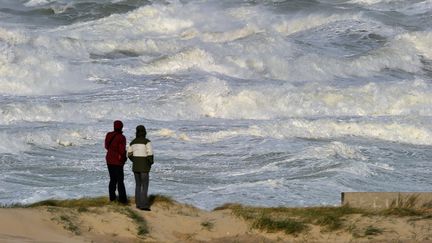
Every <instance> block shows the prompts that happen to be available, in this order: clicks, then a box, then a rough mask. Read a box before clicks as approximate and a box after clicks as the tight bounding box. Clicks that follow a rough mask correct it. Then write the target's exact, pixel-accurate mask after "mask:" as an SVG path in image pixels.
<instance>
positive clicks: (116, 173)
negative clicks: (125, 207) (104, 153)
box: [108, 165, 127, 203]
mask: <svg viewBox="0 0 432 243" xmlns="http://www.w3.org/2000/svg"><path fill="white" fill-rule="evenodd" d="M108 172H109V175H110V182H109V186H108V190H109V197H110V200H111V201H114V200H116V198H117V197H116V193H115V192H116V189H118V193H119V199H118V200H119V202H121V203H127V196H126V189H125V185H124V182H123V181H124V173H123V166H121V165H108Z"/></svg>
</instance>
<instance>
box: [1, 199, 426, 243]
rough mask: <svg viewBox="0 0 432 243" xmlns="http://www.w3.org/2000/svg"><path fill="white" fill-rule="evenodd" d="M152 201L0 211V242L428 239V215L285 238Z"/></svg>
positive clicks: (355, 221)
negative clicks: (144, 206)
mask: <svg viewBox="0 0 432 243" xmlns="http://www.w3.org/2000/svg"><path fill="white" fill-rule="evenodd" d="M156 199H157V200H155V202H154V203H153V205H152V211H150V212H148V211H141V210H137V209H136V208H135V207H133V206H132V205H128V206H122V205H118V204H110V203H108V202H107V201H108V200H107V199H98V200H105V201H106V202H105V203H102V205H97V202H92V203H88V202H86V201H85V200H81V201H79V202H80V203H77V204H76V203H75V204H65V205H57V204H53V203H42V204H41V205H39V206H31V207H12V208H1V209H0V215H1V221H0V242H388V241H397V242H419V241H424V242H428V241H432V217H431V215H430V212H424V213H423V214H419V215H410V216H400V215H387V216H384V215H381V214H371V215H362V214H359V213H352V214H349V215H347V216H344V220H343V224H344V226H343V227H342V228H340V229H337V230H328V228H326V227H324V226H323V225H319V224H316V223H313V222H312V223H310V224H308V229H307V230H305V231H303V232H301V233H294V234H287V233H285V232H281V231H279V232H278V231H276V232H272V233H269V232H267V231H268V230H259V229H257V227H252V226H253V225H252V224H251V223H253V220H252V221H251V220H250V219H249V220H245V219H244V218H242V217H239V216H238V214H236V213H235V212H234V211H235V210H238V209H235V207H231V206H226V207H222V208H221V209H218V210H213V211H204V210H200V209H197V208H195V207H193V206H190V205H184V204H180V203H177V202H174V201H170V200H169V199H165V198H163V197H162V198H159V199H158V198H157V197H156ZM60 204H61V203H60ZM236 207H243V206H240V205H237V206H236ZM248 210H250V209H248ZM249 212H252V211H249ZM260 212H261V211H260ZM262 212H264V211H262ZM260 214H262V213H260ZM368 230H369V233H368ZM270 231H271V230H270Z"/></svg>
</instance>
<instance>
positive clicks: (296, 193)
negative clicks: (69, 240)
mask: <svg viewBox="0 0 432 243" xmlns="http://www.w3.org/2000/svg"><path fill="white" fill-rule="evenodd" d="M431 16H432V0H392V1H390V0H254V1H252V0H222V1H221V0H177V1H175V0H160V1H157V0H154V1H140V0H111V1H109V0H0V204H11V203H31V202H35V201H38V200H43V199H48V198H76V197H84V196H100V195H107V190H108V189H107V186H108V184H107V183H108V172H107V169H106V165H105V160H104V156H105V150H104V148H103V139H104V136H105V134H106V132H108V131H111V130H112V122H113V120H115V119H121V120H123V121H124V123H125V127H126V129H125V135H126V137H127V139H128V141H131V139H132V138H133V137H134V131H135V126H136V125H139V124H144V125H145V126H146V127H147V129H148V132H149V138H150V139H151V140H152V142H153V146H154V150H155V165H154V167H153V168H152V173H151V184H150V193H153V194H156V193H157V194H164V195H168V196H171V197H173V198H174V199H176V200H178V201H181V202H186V203H190V204H193V205H196V206H198V207H201V208H205V209H211V208H213V207H215V206H218V205H221V204H223V203H227V202H240V203H245V204H252V205H262V206H278V205H285V206H311V205H334V204H338V203H339V201H340V192H342V191H430V190H431V189H432V179H431V176H430V175H431V174H432V165H431V163H430V161H431V159H432V149H431V146H432V45H431V43H432V18H431ZM125 171H126V179H125V181H126V186H127V192H128V194H129V195H133V188H134V180H133V175H132V172H131V169H130V162H128V164H127V165H126V168H125Z"/></svg>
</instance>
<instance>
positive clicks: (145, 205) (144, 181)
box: [141, 172, 150, 209]
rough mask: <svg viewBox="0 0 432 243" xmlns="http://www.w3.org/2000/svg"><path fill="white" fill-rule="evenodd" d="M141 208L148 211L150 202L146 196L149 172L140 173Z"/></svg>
mask: <svg viewBox="0 0 432 243" xmlns="http://www.w3.org/2000/svg"><path fill="white" fill-rule="evenodd" d="M141 183H142V184H141V203H142V204H141V206H142V207H143V208H147V209H150V202H149V198H148V196H147V193H148V186H149V172H143V173H141Z"/></svg>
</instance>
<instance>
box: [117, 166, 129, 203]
mask: <svg viewBox="0 0 432 243" xmlns="http://www.w3.org/2000/svg"><path fill="white" fill-rule="evenodd" d="M117 170H118V172H117V173H118V174H117V187H118V193H119V202H121V203H127V202H128V200H127V196H126V188H125V185H124V173H123V166H118V168H117Z"/></svg>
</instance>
